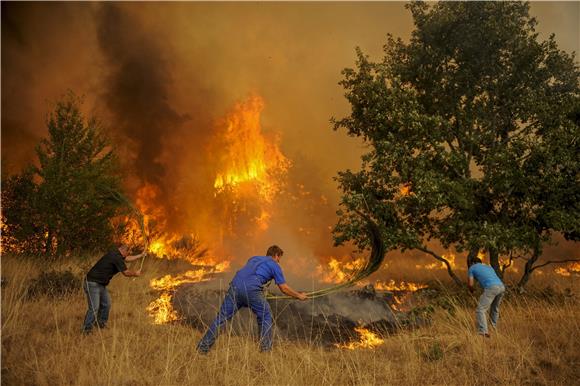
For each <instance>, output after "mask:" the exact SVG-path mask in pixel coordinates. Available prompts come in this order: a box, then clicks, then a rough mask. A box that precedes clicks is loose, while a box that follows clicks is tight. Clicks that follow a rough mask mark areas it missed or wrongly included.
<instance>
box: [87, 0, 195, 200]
mask: <svg viewBox="0 0 580 386" xmlns="http://www.w3.org/2000/svg"><path fill="white" fill-rule="evenodd" d="M98 41H99V47H100V49H101V51H102V52H103V54H104V57H105V59H106V62H107V68H108V72H109V76H108V81H107V82H106V83H105V84H106V90H105V100H106V105H107V107H108V108H109V110H110V111H111V112H112V113H113V116H114V120H115V122H114V124H115V125H116V126H117V127H118V128H119V129H120V130H122V132H123V133H124V134H125V135H126V136H127V137H128V138H129V139H130V140H131V141H132V143H131V145H133V146H134V147H135V150H136V157H135V160H134V170H135V171H136V172H137V174H138V176H139V177H140V178H141V180H142V181H143V182H148V183H151V184H154V185H155V186H157V187H159V188H161V189H162V192H164V193H165V187H166V181H165V177H166V170H165V165H164V164H163V163H162V160H161V159H160V158H161V154H162V149H163V146H164V139H165V138H167V137H168V136H172V135H174V133H175V132H176V131H178V130H179V129H180V126H181V125H182V124H183V123H184V121H185V120H186V119H187V116H186V115H184V114H180V113H178V112H177V111H175V110H174V108H173V107H172V106H171V104H170V101H169V89H170V87H171V83H172V79H171V76H170V74H169V68H168V63H167V58H166V56H165V52H164V51H163V47H162V46H161V42H159V41H158V40H157V39H156V37H155V36H152V35H151V33H149V32H148V31H146V30H144V29H143V28H142V27H140V25H139V23H138V21H137V20H136V19H134V18H132V17H131V15H129V14H128V13H127V12H126V11H124V10H123V9H121V8H120V7H118V6H117V5H115V4H112V3H106V4H103V5H102V6H101V9H100V11H99V23H98ZM163 196H164V198H166V197H165V196H166V194H163ZM164 201H166V200H164Z"/></svg>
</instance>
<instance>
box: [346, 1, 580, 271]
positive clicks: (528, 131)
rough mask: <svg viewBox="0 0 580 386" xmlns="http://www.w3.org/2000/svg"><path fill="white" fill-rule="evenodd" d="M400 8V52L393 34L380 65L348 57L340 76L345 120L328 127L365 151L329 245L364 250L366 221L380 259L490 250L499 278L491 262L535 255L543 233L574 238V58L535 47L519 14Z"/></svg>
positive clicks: (505, 9) (515, 10)
mask: <svg viewBox="0 0 580 386" xmlns="http://www.w3.org/2000/svg"><path fill="white" fill-rule="evenodd" d="M408 8H409V9H410V11H411V13H412V15H413V19H414V22H415V30H414V31H413V34H412V36H411V40H410V42H409V43H404V42H403V41H401V40H395V39H393V38H392V37H390V36H389V38H388V40H387V44H386V45H385V48H384V52H385V57H384V59H383V60H382V61H380V62H376V63H375V62H371V61H370V60H369V58H368V57H367V56H365V55H364V54H363V53H362V52H361V51H360V50H358V49H357V63H356V69H345V70H344V71H343V74H344V80H343V81H342V82H341V84H342V86H343V87H344V88H345V90H346V94H345V95H346V98H347V99H348V101H349V102H350V104H351V113H350V115H349V116H348V117H345V118H343V119H340V120H334V125H335V129H345V130H346V131H347V133H348V135H350V136H355V137H361V138H362V139H363V140H364V141H365V143H366V144H367V145H368V146H369V152H368V153H367V154H365V155H364V156H363V158H362V168H361V170H360V171H358V172H354V171H350V170H347V171H344V172H341V173H339V176H338V181H339V183H340V187H341V189H342V190H343V192H344V195H343V198H342V202H341V207H342V209H341V210H340V211H339V216H340V220H339V222H338V224H337V225H336V227H335V229H334V234H335V241H336V243H338V244H341V243H344V242H346V241H354V242H355V243H356V244H357V245H358V246H359V247H360V248H367V247H368V241H367V240H366V237H365V236H366V234H365V231H364V221H363V220H362V219H361V217H360V215H359V214H360V213H361V212H362V213H365V214H367V215H368V216H370V217H371V218H373V219H374V220H375V221H376V222H377V223H378V224H380V226H381V234H382V237H383V239H384V241H385V243H386V244H387V246H388V248H389V249H399V250H402V251H404V250H407V249H419V250H422V251H424V252H427V253H430V254H432V255H433V256H436V257H437V255H436V254H435V253H434V252H433V251H431V250H430V249H429V247H428V245H431V244H432V243H429V242H430V241H437V242H438V243H440V244H441V245H442V246H443V247H445V248H447V249H451V248H453V249H455V250H456V251H458V252H462V251H465V250H468V251H474V250H475V251H477V250H478V249H486V250H488V251H489V252H490V256H491V257H492V265H494V268H496V270H498V268H499V264H498V261H497V256H498V254H508V253H510V252H514V251H518V252H519V253H523V254H526V253H532V251H534V250H536V251H537V249H538V248H540V247H541V244H542V243H544V242H546V241H547V240H548V239H549V238H550V235H551V233H552V232H553V231H558V232H562V233H563V234H565V235H567V237H569V238H575V237H577V235H578V231H579V230H580V226H579V225H580V224H579V221H580V220H579V219H580V210H579V208H578V202H579V200H578V199H579V198H580V188H579V184H578V170H579V168H578V156H577V155H578V154H579V150H580V149H579V144H578V136H579V130H578V128H579V125H578V111H579V106H580V102H579V98H578V96H579V87H578V75H579V72H578V67H577V66H576V65H575V62H574V57H573V55H568V54H567V53H565V52H563V51H560V50H559V49H558V47H557V45H556V43H555V40H554V37H553V36H551V37H550V38H549V39H548V40H546V41H543V42H540V41H538V35H537V33H536V32H535V25H536V21H535V20H534V19H533V18H532V17H530V16H529V6H528V4H526V3H519V2H441V3H436V4H433V5H432V6H428V5H427V4H425V3H421V2H414V3H412V4H410V5H408ZM407 189H408V190H409V194H406V190H407ZM494 260H495V261H494ZM449 272H450V274H452V271H451V269H450V267H449Z"/></svg>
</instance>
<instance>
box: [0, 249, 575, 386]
mask: <svg viewBox="0 0 580 386" xmlns="http://www.w3.org/2000/svg"><path fill="white" fill-rule="evenodd" d="M87 264H89V263H88V262H87V263H85V264H84V265H78V264H73V263H63V264H61V265H64V266H67V267H68V268H72V269H73V270H74V271H76V272H77V273H78V274H79V275H80V274H81V272H83V271H84V270H86V268H87ZM148 265H149V269H148V273H147V274H146V275H145V277H142V278H138V279H136V280H132V279H127V278H124V277H119V276H120V275H118V276H117V277H115V278H114V279H113V281H112V283H111V285H110V292H111V295H112V298H113V308H112V312H111V320H110V325H109V328H108V329H107V330H104V331H98V332H96V333H95V334H93V335H91V336H88V337H84V336H81V335H80V333H79V330H80V326H81V323H82V319H83V317H84V313H85V310H86V309H85V307H86V305H85V297H84V294H83V293H82V291H81V290H80V289H79V291H78V292H77V293H75V294H74V295H72V296H71V297H69V298H67V299H65V300H56V301H55V300H49V299H47V298H40V299H38V300H35V301H25V300H24V299H23V297H22V294H23V292H24V290H25V288H26V287H27V285H28V280H30V278H31V277H34V276H35V275H37V274H38V273H39V272H40V268H39V267H38V265H37V264H33V263H31V262H27V261H22V260H20V261H17V260H15V259H13V258H9V257H3V259H2V276H3V277H5V278H6V279H7V285H6V286H5V287H4V288H3V291H2V384H6V385H25V384H34V385H64V384H78V385H95V384H97V385H105V384H113V385H180V384H189V385H192V384H224V385H226V384H227V385H247V384H268V385H271V384H291V385H343V384H348V385H350V384H364V385H367V384H377V385H387V384H393V385H400V384H407V385H416V384H417V385H432V384H436V385H442V384H452V385H458V384H459V385H462V384H480V385H488V384H489V385H495V384H510V385H517V384H538V385H541V384H561V385H571V384H574V383H575V382H577V381H578V379H579V377H580V373H579V370H578V369H579V368H580V361H579V356H580V326H579V321H580V308H579V307H578V299H577V297H578V294H580V285H578V284H579V283H575V281H580V280H575V281H573V280H570V279H560V280H561V282H562V285H567V286H570V285H572V286H574V287H575V288H574V289H573V290H574V291H575V293H576V294H577V295H576V297H575V298H572V299H569V300H567V301H563V302H560V301H558V302H550V301H547V300H546V299H539V298H534V297H523V298H522V297H517V298H515V297H512V298H511V299H509V300H507V301H506V302H505V303H504V304H503V306H502V309H501V311H502V318H501V325H500V330H499V332H498V333H497V334H494V335H493V337H492V339H484V338H481V337H479V336H477V335H476V334H475V333H474V327H473V323H474V316H473V309H472V308H464V307H461V306H458V305H456V306H455V307H454V308H453V311H454V312H453V313H450V312H448V311H445V310H443V309H438V310H437V311H436V313H435V315H434V323H433V324H432V325H431V326H429V327H424V328H421V329H418V330H415V331H406V332H402V333H400V334H397V335H393V336H390V337H387V338H386V339H385V344H384V345H382V346H380V347H379V348H377V349H375V350H355V351H349V350H337V349H331V350H328V349H322V348H318V347H312V346H309V345H308V344H296V343H292V342H280V341H277V342H276V345H275V349H274V351H273V353H271V354H260V353H259V352H258V350H257V345H256V343H255V342H254V341H252V340H251V339H249V338H246V337H236V336H231V335H229V334H228V333H227V331H226V332H225V333H224V334H223V335H222V336H221V337H220V339H219V340H218V343H217V345H216V347H215V350H213V351H212V352H211V353H210V355H208V356H199V355H198V354H197V353H196V351H195V350H194V347H195V344H196V343H197V341H198V339H199V338H200V335H201V334H200V332H198V331H197V330H194V329H192V328H189V327H187V326H183V325H178V324H174V325H162V326H156V325H152V324H151V320H150V318H149V317H148V315H147V313H146V312H145V307H146V306H147V304H148V303H149V302H150V301H151V300H152V299H154V298H155V295H156V293H154V292H152V291H150V289H149V288H148V285H147V283H148V281H149V279H150V278H152V277H155V276H158V275H160V274H161V272H162V271H163V270H162V269H161V266H160V265H159V263H155V262H151V263H150V264H148ZM61 268H62V267H61ZM536 279H537V278H536ZM543 280H546V279H543Z"/></svg>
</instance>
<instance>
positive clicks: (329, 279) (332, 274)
mask: <svg viewBox="0 0 580 386" xmlns="http://www.w3.org/2000/svg"><path fill="white" fill-rule="evenodd" d="M364 264H365V260H364V258H357V259H354V260H351V261H341V260H338V259H336V258H334V257H331V258H330V261H329V262H328V263H327V265H326V266H323V265H318V266H317V267H316V272H317V274H318V276H320V277H321V281H322V282H323V283H342V282H344V281H346V280H348V278H350V277H351V276H352V275H353V274H354V273H355V272H357V271H358V270H360V269H361V268H362V267H363V266H364Z"/></svg>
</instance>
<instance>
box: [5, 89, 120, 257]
mask: <svg viewBox="0 0 580 386" xmlns="http://www.w3.org/2000/svg"><path fill="white" fill-rule="evenodd" d="M80 104H81V101H80V99H79V98H77V97H76V96H74V95H73V94H72V93H69V94H68V95H67V96H66V97H65V98H63V100H61V101H59V102H57V103H56V107H55V110H54V111H53V112H52V113H51V114H50V115H49V117H48V119H47V127H48V138H46V139H43V140H42V141H41V142H40V144H39V145H38V146H37V149H36V153H37V155H38V163H39V165H38V166H37V167H32V168H31V169H29V170H28V171H26V172H25V173H23V174H22V175H19V176H16V177H13V178H12V180H11V181H12V182H11V183H9V184H8V185H7V186H6V188H8V189H7V192H6V195H5V196H6V197H7V198H10V200H9V201H8V202H6V203H4V204H8V205H7V206H6V205H4V207H3V209H4V210H3V215H4V218H5V222H6V224H7V227H8V229H13V230H15V231H16V232H15V233H13V236H14V237H15V238H16V239H17V240H19V241H20V242H21V243H23V244H22V245H23V246H26V243H27V242H28V243H31V242H33V241H34V240H35V239H41V240H42V241H43V246H42V249H43V250H44V252H46V253H47V254H51V255H62V254H66V253H69V252H71V251H75V250H88V249H92V248H96V247H102V246H103V245H106V244H108V243H109V242H110V240H111V234H112V227H111V224H110V219H111V218H112V217H114V216H115V215H116V214H117V213H118V210H119V209H120V205H121V204H120V203H119V201H118V200H114V199H113V196H112V195H111V192H117V191H120V184H119V178H118V168H117V162H116V159H115V155H114V152H113V150H112V148H111V146H110V144H109V143H108V141H107V139H106V138H105V137H104V135H103V134H102V132H101V130H100V127H99V125H98V123H97V122H96V120H94V119H92V120H89V121H88V122H85V121H84V119H83V117H82V114H81V112H80V110H79V108H80ZM20 208H25V209H26V211H28V212H29V213H30V214H29V215H27V216H26V217H25V218H20V217H19V216H18V213H19V211H20Z"/></svg>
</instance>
